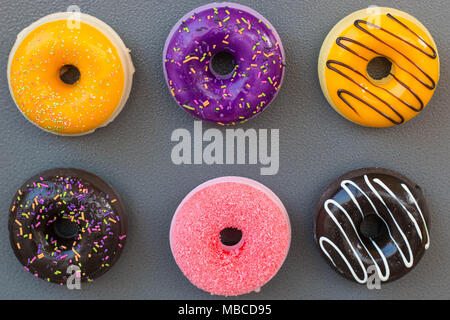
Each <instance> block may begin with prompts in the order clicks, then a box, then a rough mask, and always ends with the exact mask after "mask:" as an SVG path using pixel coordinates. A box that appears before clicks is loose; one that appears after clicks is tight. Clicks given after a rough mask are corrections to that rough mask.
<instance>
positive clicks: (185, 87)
mask: <svg viewBox="0 0 450 320" xmlns="http://www.w3.org/2000/svg"><path fill="white" fill-rule="evenodd" d="M218 54H221V55H223V54H225V55H228V56H231V60H232V65H231V68H232V69H231V70H230V71H229V72H228V73H226V74H223V73H219V72H217V70H216V69H214V66H213V67H211V63H210V62H211V61H212V60H213V59H214V57H216V56H217V55H218ZM284 57H285V56H284V50H283V46H282V44H281V40H280V37H279V36H278V34H277V32H276V31H275V28H274V27H273V26H272V25H271V24H270V22H269V21H267V20H266V19H265V18H264V17H262V16H261V15H260V14H259V13H257V12H256V11H254V10H252V9H250V8H248V7H246V6H243V5H239V4H235V3H228V2H224V3H211V4H208V5H205V6H202V7H200V8H197V9H195V10H194V11H192V12H190V13H188V14H187V15H185V16H184V17H183V18H182V19H181V20H180V21H179V22H177V24H176V25H175V26H174V28H173V29H172V31H171V32H170V34H169V36H168V38H167V41H166V44H165V47H164V53H163V64H164V74H165V77H166V81H167V84H168V86H169V89H170V92H171V93H172V95H173V97H174V98H175V100H176V101H177V103H178V104H179V105H180V106H181V107H182V108H183V109H184V110H186V111H187V112H189V113H190V114H192V115H193V116H195V117H197V118H199V119H202V120H206V121H210V122H215V123H218V124H220V125H228V124H236V123H242V122H245V121H246V120H248V119H250V118H252V117H254V116H256V115H257V114H259V113H261V112H262V111H263V110H264V109H265V108H267V106H268V105H269V104H270V103H271V102H272V101H273V99H274V98H275V96H276V95H277V93H278V91H279V89H280V87H281V84H282V81H283V75H284V66H285V58H284ZM233 66H234V69H233Z"/></svg>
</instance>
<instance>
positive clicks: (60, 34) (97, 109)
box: [8, 12, 134, 136]
mask: <svg viewBox="0 0 450 320" xmlns="http://www.w3.org/2000/svg"><path fill="white" fill-rule="evenodd" d="M71 19H73V17H72V13H70V12H66V13H56V14H52V15H49V16H46V17H44V18H42V19H40V20H38V21H37V22H35V23H33V24H32V25H31V26H29V27H28V28H26V29H24V30H23V31H22V32H21V33H19V35H18V38H17V41H16V43H15V44H14V47H13V49H12V50H11V53H10V57H9V63H8V81H9V86H10V92H11V95H12V97H13V99H14V101H15V103H16V105H17V107H18V108H19V110H20V111H21V112H22V114H23V115H24V116H25V117H26V118H27V119H28V120H29V121H30V122H32V123H33V124H35V125H37V126H38V127H40V128H41V129H43V130H45V131H47V132H51V133H54V134H58V135H68V136H78V135H84V134H88V133H91V132H93V131H94V130H95V129H97V128H99V127H102V126H105V125H107V124H108V123H110V122H111V121H113V120H114V118H115V117H116V116H117V115H118V114H119V113H120V111H121V110H122V108H123V106H124V105H125V102H126V100H127V99H128V96H129V93H130V90H131V83H132V75H133V72H134V67H133V64H132V61H131V57H130V55H129V50H128V49H127V48H126V47H125V45H124V44H123V42H122V41H121V39H120V37H119V36H118V35H117V34H116V33H115V32H114V31H113V30H112V29H111V28H110V27H109V26H107V25H106V24H105V23H104V22H102V21H100V20H98V19H97V18H94V17H92V16H89V15H87V14H81V16H80V21H79V24H78V25H77V24H76V23H75V21H73V20H71ZM67 65H71V66H75V67H76V68H77V69H78V70H79V72H80V78H79V80H78V81H77V82H76V83H74V84H66V83H64V82H63V81H62V80H61V78H60V69H61V68H62V67H63V66H67Z"/></svg>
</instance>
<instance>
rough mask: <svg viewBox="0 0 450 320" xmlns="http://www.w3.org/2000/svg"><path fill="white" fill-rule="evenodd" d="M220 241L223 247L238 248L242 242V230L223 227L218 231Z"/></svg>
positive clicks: (228, 248)
mask: <svg viewBox="0 0 450 320" xmlns="http://www.w3.org/2000/svg"><path fill="white" fill-rule="evenodd" d="M220 242H221V244H222V246H223V247H224V249H227V250H234V249H239V248H240V247H241V246H242V244H243V240H242V231H241V230H239V229H237V228H225V229H223V230H222V231H220Z"/></svg>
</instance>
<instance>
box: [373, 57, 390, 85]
mask: <svg viewBox="0 0 450 320" xmlns="http://www.w3.org/2000/svg"><path fill="white" fill-rule="evenodd" d="M392 68H393V65H392V62H391V60H389V59H388V58H386V57H375V58H373V59H372V60H370V61H369V63H368V64H367V74H368V76H369V77H370V79H371V80H372V81H374V82H376V83H380V82H381V83H385V82H387V81H389V80H390V78H391V77H392V75H391V73H392Z"/></svg>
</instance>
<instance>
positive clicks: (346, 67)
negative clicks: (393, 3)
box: [319, 8, 439, 127]
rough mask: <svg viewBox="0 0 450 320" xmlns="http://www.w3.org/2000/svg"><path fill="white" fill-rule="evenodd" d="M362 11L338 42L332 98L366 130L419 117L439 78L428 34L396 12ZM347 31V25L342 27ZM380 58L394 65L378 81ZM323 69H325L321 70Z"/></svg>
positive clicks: (331, 71) (332, 52)
mask: <svg viewBox="0 0 450 320" xmlns="http://www.w3.org/2000/svg"><path fill="white" fill-rule="evenodd" d="M379 10H380V12H379V13H369V12H366V10H361V11H359V12H357V13H354V14H353V15H352V17H353V18H348V19H347V20H345V19H344V20H345V22H343V23H344V24H346V25H348V26H347V27H346V28H345V29H344V30H343V31H342V32H340V33H339V34H337V35H335V33H333V31H332V32H331V33H330V34H333V36H330V37H329V38H327V40H326V41H333V44H332V45H331V46H330V48H329V50H328V52H325V53H323V54H324V55H326V63H325V66H323V67H324V68H325V71H324V77H325V82H326V84H325V86H326V91H327V94H328V99H329V100H330V103H331V104H332V105H333V106H334V108H335V109H336V110H337V111H338V112H339V113H340V114H341V115H343V116H344V117H345V118H347V119H349V120H351V121H353V122H356V123H358V124H361V125H364V126H371V127H390V126H393V125H399V124H402V123H404V122H406V121H408V120H409V119H411V118H413V117H414V116H416V115H417V114H418V113H419V112H420V111H422V110H423V109H424V108H425V106H426V105H427V104H428V102H429V101H430V99H431V97H432V96H433V93H434V91H435V89H436V85H437V82H438V79H439V58H438V54H437V49H436V47H435V44H434V41H433V39H432V38H431V36H430V35H429V33H428V31H427V30H426V29H425V28H424V27H423V26H422V25H419V24H418V22H416V21H415V19H414V18H413V17H410V16H409V15H406V14H405V13H403V12H399V11H398V10H394V9H390V8H379ZM341 27H342V26H341ZM376 57H385V58H387V59H388V60H389V61H390V62H391V63H392V69H391V71H390V73H389V75H388V76H387V77H386V78H384V79H382V80H376V79H373V78H372V77H370V75H369V74H368V73H367V65H368V64H369V62H370V61H371V60H372V59H374V58H376ZM319 67H320V66H319Z"/></svg>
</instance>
